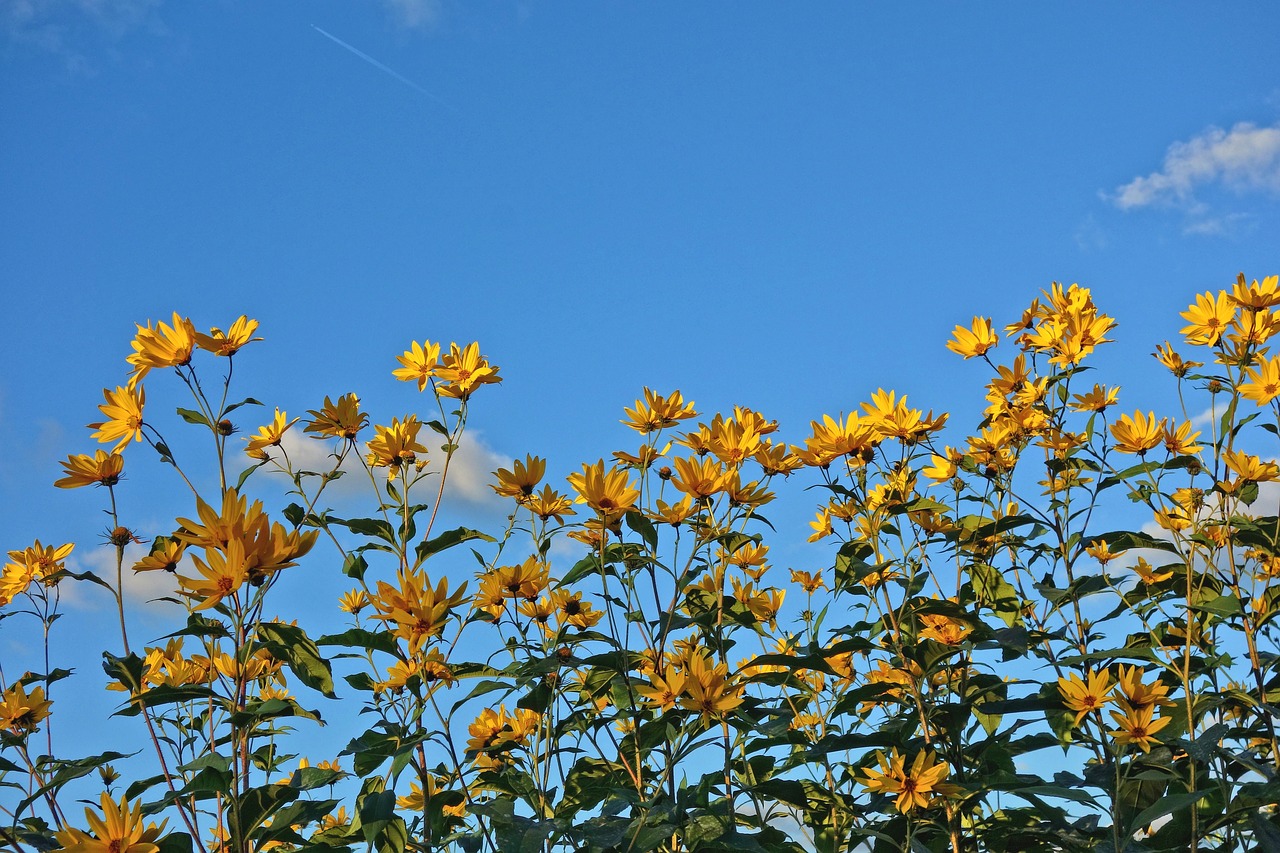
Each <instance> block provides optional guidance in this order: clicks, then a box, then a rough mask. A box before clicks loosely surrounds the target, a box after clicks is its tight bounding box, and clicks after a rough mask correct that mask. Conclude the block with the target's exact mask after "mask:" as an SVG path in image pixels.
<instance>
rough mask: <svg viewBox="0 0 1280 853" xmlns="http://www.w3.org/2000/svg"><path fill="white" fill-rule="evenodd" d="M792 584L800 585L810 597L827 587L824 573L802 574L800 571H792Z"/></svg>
mask: <svg viewBox="0 0 1280 853" xmlns="http://www.w3.org/2000/svg"><path fill="white" fill-rule="evenodd" d="M791 582H792V583H798V584H800V588H801V589H803V590H804V591H805V592H806V593H808V594H809V595H813V594H814V593H816V592H817V591H818V590H819V589H821V588H823V587H825V586H826V584H825V583H823V581H822V572H802V571H800V570H798V569H792V570H791Z"/></svg>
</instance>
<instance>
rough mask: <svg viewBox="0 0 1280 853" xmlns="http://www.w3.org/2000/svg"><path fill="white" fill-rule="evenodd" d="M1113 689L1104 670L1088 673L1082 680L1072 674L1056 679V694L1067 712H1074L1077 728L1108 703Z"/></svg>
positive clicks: (1109, 675) (1108, 674)
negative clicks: (1057, 693) (1059, 695)
mask: <svg viewBox="0 0 1280 853" xmlns="http://www.w3.org/2000/svg"><path fill="white" fill-rule="evenodd" d="M1114 689H1115V684H1113V683H1112V681H1111V674H1110V673H1108V672H1106V671H1105V670H1104V671H1102V672H1091V673H1088V675H1087V676H1086V679H1084V680H1082V679H1081V678H1080V676H1078V675H1076V674H1075V673H1074V672H1073V673H1071V674H1070V675H1068V676H1067V677H1066V678H1059V679H1058V692H1059V693H1061V694H1062V702H1063V705H1065V706H1066V708H1067V710H1069V711H1075V712H1076V721H1075V725H1077V726H1078V725H1080V721H1081V720H1083V719H1084V718H1085V717H1086V716H1088V715H1089V714H1090V713H1092V712H1093V711H1101V710H1102V707H1103V706H1104V705H1106V704H1107V702H1109V701H1110V696H1111V691H1112V690H1114Z"/></svg>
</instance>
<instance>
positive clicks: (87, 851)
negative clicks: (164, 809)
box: [57, 791, 169, 853]
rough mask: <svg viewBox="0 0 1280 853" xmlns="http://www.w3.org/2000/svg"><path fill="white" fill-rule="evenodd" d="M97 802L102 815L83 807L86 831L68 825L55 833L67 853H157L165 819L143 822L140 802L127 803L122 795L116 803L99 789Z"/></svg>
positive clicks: (166, 822)
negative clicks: (99, 794) (99, 795)
mask: <svg viewBox="0 0 1280 853" xmlns="http://www.w3.org/2000/svg"><path fill="white" fill-rule="evenodd" d="M100 802H101V804H102V806H101V809H102V815H101V817H99V816H98V814H97V813H95V812H94V810H93V809H92V808H88V809H85V810H84V817H85V821H86V822H87V823H88V824H89V830H90V831H89V832H88V833H86V832H82V831H80V830H78V829H72V828H71V827H68V828H66V829H64V830H62V831H60V832H58V833H57V837H58V840H59V841H61V842H62V849H63V850H65V851H69V853H159V850H160V847H159V845H158V844H156V842H157V841H159V840H160V837H161V836H162V835H163V834H164V830H165V827H166V826H167V825H168V823H169V822H168V821H167V820H166V821H162V822H161V823H160V825H159V826H157V825H156V824H155V823H148V824H147V825H146V827H145V828H144V827H143V825H142V801H141V800H139V801H138V802H136V803H134V804H133V806H130V805H129V799H128V797H121V798H120V802H119V803H116V802H115V801H114V800H113V799H111V795H110V794H109V793H107V792H106V791H103V792H102V795H101V798H100Z"/></svg>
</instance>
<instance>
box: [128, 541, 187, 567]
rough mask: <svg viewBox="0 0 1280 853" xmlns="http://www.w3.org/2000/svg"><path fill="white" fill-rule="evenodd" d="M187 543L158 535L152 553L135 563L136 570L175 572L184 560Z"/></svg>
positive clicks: (152, 546)
mask: <svg viewBox="0 0 1280 853" xmlns="http://www.w3.org/2000/svg"><path fill="white" fill-rule="evenodd" d="M186 547H187V546H186V545H184V544H183V543H182V542H180V541H178V540H177V539H170V538H168V537H165V536H157V537H156V539H155V542H153V543H152V545H151V553H150V554H148V555H147V556H145V557H143V558H142V559H141V560H139V561H138V562H136V563H134V564H133V570H134V571H135V572H154V571H163V572H174V571H177V569H178V564H179V563H181V562H182V554H183V552H184V551H185V550H186Z"/></svg>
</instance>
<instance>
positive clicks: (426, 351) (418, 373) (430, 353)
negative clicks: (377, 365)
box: [391, 341, 440, 391]
mask: <svg viewBox="0 0 1280 853" xmlns="http://www.w3.org/2000/svg"><path fill="white" fill-rule="evenodd" d="M396 361H398V362H400V364H401V367H399V368H397V369H396V370H393V371H391V375H392V376H394V377H395V378H396V379H399V380H400V381H401V382H417V383H418V390H419V391H423V390H425V389H426V387H427V383H428V382H430V381H431V379H432V377H434V376H435V375H436V368H437V367H439V366H440V345H439V344H433V343H431V341H425V342H424V343H421V344H420V343H418V342H417V341H414V342H413V345H412V346H411V347H410V348H409V349H407V350H405V353H404V355H398V356H396Z"/></svg>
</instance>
